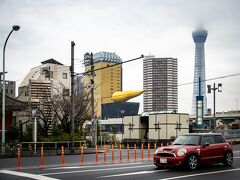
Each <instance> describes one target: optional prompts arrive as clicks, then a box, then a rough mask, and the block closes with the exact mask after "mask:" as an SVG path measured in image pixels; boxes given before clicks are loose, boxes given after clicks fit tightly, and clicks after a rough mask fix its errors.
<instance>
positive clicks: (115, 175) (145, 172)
mask: <svg viewBox="0 0 240 180" xmlns="http://www.w3.org/2000/svg"><path fill="white" fill-rule="evenodd" d="M159 171H168V170H167V169H165V170H156V171H139V172H132V173H124V174H114V175H108V176H100V177H96V178H109V177H118V176H132V175H140V174H150V173H156V172H159Z"/></svg>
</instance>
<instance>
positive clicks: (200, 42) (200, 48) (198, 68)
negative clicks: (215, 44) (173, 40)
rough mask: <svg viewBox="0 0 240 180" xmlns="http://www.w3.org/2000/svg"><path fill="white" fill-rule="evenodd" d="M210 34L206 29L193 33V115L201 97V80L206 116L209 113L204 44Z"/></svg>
mask: <svg viewBox="0 0 240 180" xmlns="http://www.w3.org/2000/svg"><path fill="white" fill-rule="evenodd" d="M207 35H208V32H207V31H206V30H204V29H198V30H196V31H193V32H192V37H193V40H194V43H195V67H194V84H193V97H192V115H196V96H198V95H199V78H200V79H201V83H200V87H201V88H200V90H201V96H203V101H204V108H203V112H204V114H206V113H207V97H206V83H205V51H204V43H205V41H206V39H207Z"/></svg>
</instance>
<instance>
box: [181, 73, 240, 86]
mask: <svg viewBox="0 0 240 180" xmlns="http://www.w3.org/2000/svg"><path fill="white" fill-rule="evenodd" d="M239 75H240V73H236V74H230V75H226V76H219V77H215V78H210V79H206V80H204V81H205V82H207V81H212V80H216V79H224V78H228V77H233V76H239ZM201 82H203V81H201ZM195 83H199V81H195V82H189V83H183V84H179V85H178V86H185V85H190V84H195Z"/></svg>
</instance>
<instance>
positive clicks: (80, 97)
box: [52, 86, 91, 133]
mask: <svg viewBox="0 0 240 180" xmlns="http://www.w3.org/2000/svg"><path fill="white" fill-rule="evenodd" d="M56 92H57V93H54V95H53V96H52V110H53V113H54V117H55V120H56V121H57V122H60V123H61V127H62V129H63V130H64V132H66V133H70V132H71V121H70V113H71V101H70V97H69V96H68V93H66V91H65V88H64V86H62V88H59V89H56ZM90 103H91V101H90V93H89V92H88V91H86V90H83V91H82V92H81V93H75V95H74V104H75V106H74V127H75V130H78V129H79V128H80V127H81V126H82V125H83V123H84V122H85V121H86V119H89V117H90V116H89V114H90V108H91V106H90Z"/></svg>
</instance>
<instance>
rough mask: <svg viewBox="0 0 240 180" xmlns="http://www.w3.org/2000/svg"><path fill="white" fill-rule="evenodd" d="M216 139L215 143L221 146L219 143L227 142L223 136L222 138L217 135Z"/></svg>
mask: <svg viewBox="0 0 240 180" xmlns="http://www.w3.org/2000/svg"><path fill="white" fill-rule="evenodd" d="M214 139H215V142H216V143H217V144H219V143H224V142H225V139H224V138H223V136H221V135H216V136H214Z"/></svg>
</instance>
